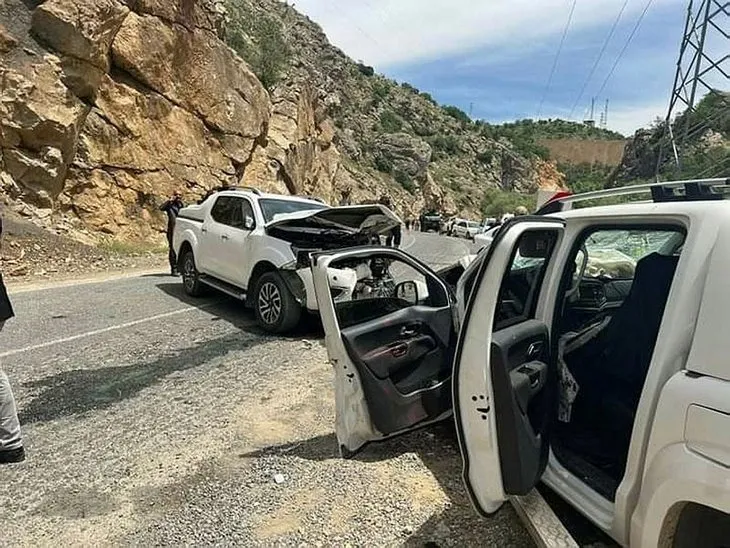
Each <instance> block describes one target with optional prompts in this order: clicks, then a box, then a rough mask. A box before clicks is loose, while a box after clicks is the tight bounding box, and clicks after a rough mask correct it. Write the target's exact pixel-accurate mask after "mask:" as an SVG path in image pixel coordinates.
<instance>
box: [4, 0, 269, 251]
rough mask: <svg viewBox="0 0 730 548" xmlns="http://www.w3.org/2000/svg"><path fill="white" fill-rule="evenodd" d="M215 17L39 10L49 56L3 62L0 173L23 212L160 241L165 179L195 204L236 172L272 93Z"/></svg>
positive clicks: (205, 2)
mask: <svg viewBox="0 0 730 548" xmlns="http://www.w3.org/2000/svg"><path fill="white" fill-rule="evenodd" d="M22 9H29V8H23V7H20V6H19V7H17V8H16V10H22ZM223 14H224V12H223V9H222V2H220V1H217V0H199V1H196V0H181V1H179V2H167V1H165V2H163V1H161V0H135V1H125V2H122V1H121V0H85V1H84V2H79V1H78V0H46V1H45V2H43V3H41V4H40V5H39V6H38V7H37V8H35V9H34V10H33V13H32V18H29V19H30V21H31V27H32V29H31V30H32V33H33V36H35V37H36V38H37V39H38V40H39V41H40V42H41V43H42V44H44V45H45V47H46V48H47V49H48V53H47V54H44V55H43V56H42V57H40V56H35V55H34V56H30V57H27V58H23V59H22V61H18V62H16V63H15V65H14V66H11V65H10V64H9V63H8V64H6V63H5V61H4V59H3V61H2V62H0V78H1V80H0V81H1V82H2V87H0V147H1V150H2V156H1V157H0V173H2V183H3V184H2V187H3V190H5V192H6V193H7V194H8V195H9V197H10V198H11V199H12V200H14V201H15V202H16V205H17V207H18V209H19V210H21V211H23V212H25V213H31V214H33V215H34V216H35V218H36V220H38V221H39V222H40V223H41V224H45V225H48V226H64V227H66V228H67V229H69V230H71V231H77V232H78V233H79V235H83V234H86V235H91V236H93V235H94V234H107V235H109V236H111V237H114V238H119V239H156V238H158V237H159V231H160V229H162V228H163V226H164V223H163V219H162V216H161V214H160V213H159V211H157V206H158V205H159V202H160V201H161V199H162V198H163V197H164V196H166V195H169V193H171V192H172V190H173V189H178V188H179V189H181V190H183V192H184V193H185V194H186V197H187V199H188V200H189V201H191V200H194V199H195V198H196V197H197V196H200V195H202V194H203V193H205V192H206V191H207V190H208V189H210V188H212V187H214V186H218V185H220V184H221V183H223V182H229V183H230V182H233V183H235V182H238V180H239V179H240V177H241V175H242V173H243V171H244V168H245V165H246V164H247V163H249V162H251V161H252V151H253V148H254V144H255V143H256V142H259V141H262V140H265V136H266V133H267V131H268V125H269V118H270V114H271V113H270V111H271V103H270V100H269V96H268V94H267V92H266V90H265V89H264V88H263V86H262V85H261V83H260V82H259V81H258V79H257V78H256V76H255V75H254V74H253V73H252V72H251V70H250V69H249V68H248V66H247V65H246V64H245V63H244V62H243V61H242V60H241V59H240V58H239V57H238V56H236V55H235V54H234V53H233V52H232V50H230V49H229V48H228V47H227V46H226V45H225V44H224V43H223V42H222V41H221V40H220V38H219V35H220V34H222V32H223V22H224V17H223ZM21 15H22V13H21ZM0 34H1V35H2V36H9V34H8V33H7V32H6V31H5V32H3V33H0ZM14 40H15V39H13V40H10V38H7V39H3V40H2V43H3V44H6V45H4V46H3V47H11V45H13V44H16V42H15V41H14Z"/></svg>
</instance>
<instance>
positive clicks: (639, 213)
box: [312, 179, 730, 548]
mask: <svg viewBox="0 0 730 548" xmlns="http://www.w3.org/2000/svg"><path fill="white" fill-rule="evenodd" d="M729 193H730V179H728V180H706V181H689V182H686V181H685V182H681V181H680V182H672V183H662V184H653V185H639V186H635V187H631V188H623V189H614V190H611V191H599V192H594V193H587V194H584V195H576V196H568V197H564V198H561V199H560V201H558V202H556V203H555V204H553V206H554V207H553V208H552V210H554V211H555V213H552V214H549V215H544V216H520V217H517V218H515V219H512V220H510V221H508V222H507V223H506V224H505V225H504V226H503V227H501V229H499V230H498V232H497V233H496V234H495V235H494V238H493V240H492V241H491V243H490V244H489V245H488V246H487V247H486V248H485V249H483V250H482V251H481V252H480V253H479V254H478V255H477V256H476V257H472V258H471V260H467V261H463V264H462V265H461V267H462V268H463V272H461V273H460V274H458V279H457V280H456V291H454V285H453V281H454V280H453V279H452V280H450V281H447V280H446V279H445V278H444V277H445V276H448V273H446V272H441V274H440V275H439V274H437V273H435V272H433V271H432V270H431V269H430V268H428V267H427V266H426V265H425V264H423V263H422V262H421V261H419V260H418V259H416V258H415V257H412V256H410V255H408V254H407V253H405V252H403V251H400V250H395V249H388V250H383V249H377V248H367V249H362V248H360V249H340V250H336V251H323V252H320V253H318V254H316V255H315V257H314V261H313V264H312V271H313V277H314V286H315V290H316V294H317V299H318V300H319V303H320V309H321V317H322V322H323V325H324V329H325V334H326V345H327V351H328V354H329V357H330V360H331V362H332V363H333V364H334V369H335V384H336V387H335V399H336V418H335V430H336V435H337V439H338V442H339V445H340V448H341V452H342V454H343V455H345V456H347V455H350V454H352V453H354V452H357V451H358V450H359V449H360V448H362V446H363V445H364V444H366V443H369V442H376V441H378V440H383V439H386V438H390V437H393V436H397V435H400V434H403V433H405V432H408V431H410V430H412V429H414V428H418V427H421V426H425V425H427V424H430V423H433V422H436V421H440V420H444V419H446V418H449V417H451V416H452V415H453V417H454V419H455V422H456V425H457V433H458V439H459V446H460V449H461V453H462V457H463V462H464V473H463V477H464V481H465V485H466V489H467V492H468V494H469V496H470V498H471V500H472V502H473V503H474V505H475V507H476V509H477V510H478V511H479V512H480V513H482V514H484V515H487V514H491V513H493V512H495V511H496V510H497V509H499V507H500V506H501V505H502V504H503V502H504V501H506V500H511V501H512V502H513V503H514V504H515V505H516V506H517V507H518V508H519V509H520V513H521V515H523V517H525V518H526V519H528V520H530V521H531V525H532V527H531V530H532V531H533V532H534V533H535V534H536V535H538V536H540V535H541V534H545V535H548V534H555V533H556V531H557V532H559V534H564V535H566V540H565V544H560V543H559V545H568V544H567V543H568V541H569V540H568V536H567V532H565V530H564V529H561V527H562V526H561V525H560V523H559V522H556V518H555V516H554V514H552V513H551V512H549V511H546V510H545V509H546V508H547V506H546V505H545V504H544V501H542V499H541V498H540V496H539V494H537V492H536V491H535V490H534V487H535V485H536V484H537V482H539V481H542V482H544V483H545V484H547V485H548V486H549V487H550V488H551V489H552V490H554V491H555V492H556V493H557V494H558V495H559V496H560V497H562V498H563V499H564V500H565V501H567V503H568V504H570V505H572V506H573V507H574V508H575V509H576V510H577V511H579V512H581V513H582V514H583V515H585V516H586V517H587V518H588V520H590V521H591V522H592V523H593V524H594V525H595V526H596V527H598V528H600V529H602V530H603V531H604V532H606V533H607V534H608V535H610V536H611V537H612V538H613V539H614V540H615V541H616V542H617V543H619V544H620V545H623V546H631V547H636V548H654V547H657V546H662V547H663V546H672V547H681V548H684V547H687V546H703V547H704V546H721V545H726V544H727V541H728V539H730V472H728V470H729V469H730V436H729V435H728V433H729V432H730V367H729V366H728V358H727V356H728V355H730V337H728V335H727V333H726V329H725V325H726V324H727V319H728V311H729V310H730V291H728V290H727V272H728V268H730V202H728V201H726V200H721V198H722V197H723V196H724V195H725V194H729ZM626 194H636V195H647V196H649V197H650V198H651V200H650V201H649V203H646V202H641V203H630V204H620V205H613V206H603V207H587V208H584V209H577V210H571V209H570V208H571V205H572V204H573V203H576V202H579V201H587V200H595V199H597V198H610V197H612V196H621V195H626ZM375 258H379V259H381V260H382V261H384V264H387V268H388V272H390V273H391V275H392V276H391V277H392V284H391V286H390V287H391V290H390V291H389V292H387V293H385V294H384V295H383V296H381V297H378V298H372V299H362V300H341V301H335V300H334V299H333V298H332V294H331V290H332V287H331V276H330V272H331V269H335V270H336V271H338V270H339V269H342V268H352V267H353V266H354V265H357V264H363V263H368V262H370V261H372V260H373V259H375ZM451 274H452V275H453V271H452V272H451ZM450 286H451V287H450ZM457 301H461V303H462V304H461V305H460V303H459V302H457ZM452 357H453V359H452ZM536 512H539V513H540V515H539V516H537V515H536ZM543 540H544V539H543ZM553 541H554V539H553ZM561 542H562V541H561Z"/></svg>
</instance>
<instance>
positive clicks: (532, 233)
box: [493, 230, 558, 331]
mask: <svg viewBox="0 0 730 548" xmlns="http://www.w3.org/2000/svg"><path fill="white" fill-rule="evenodd" d="M557 237H558V232H557V231H555V230H529V231H527V232H525V233H524V234H522V236H520V239H519V240H518V242H517V245H516V246H515V250H514V251H513V255H512V260H511V261H510V266H509V268H508V269H507V271H506V272H505V274H504V277H503V278H502V285H501V286H500V289H499V298H498V301H497V309H496V310H495V314H494V324H493V329H494V330H495V331H498V330H500V329H504V328H505V327H509V326H511V325H515V324H517V323H520V322H523V321H526V320H529V319H530V318H532V317H534V314H535V307H536V305H537V300H538V297H539V296H540V288H541V286H542V280H543V277H544V275H545V270H546V269H547V265H548V263H549V261H550V257H551V256H552V253H553V250H554V249H555V242H556V241H557Z"/></svg>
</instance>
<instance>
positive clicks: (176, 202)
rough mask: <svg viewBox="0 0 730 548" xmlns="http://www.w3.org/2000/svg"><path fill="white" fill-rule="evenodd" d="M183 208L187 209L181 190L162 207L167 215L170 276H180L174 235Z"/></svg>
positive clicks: (161, 209)
mask: <svg viewBox="0 0 730 548" xmlns="http://www.w3.org/2000/svg"><path fill="white" fill-rule="evenodd" d="M183 207H185V204H183V201H182V195H181V194H180V191H179V190H176V191H175V193H174V194H173V195H172V196H171V197H170V199H169V200H167V201H166V202H165V203H164V204H162V205H161V206H160V211H164V212H165V213H167V246H168V259H169V260H170V274H171V275H173V276H177V275H178V269H177V256H176V255H175V248H174V247H173V246H172V235H173V233H174V232H175V221H176V220H177V216H178V214H179V213H180V210H181V209H182V208H183Z"/></svg>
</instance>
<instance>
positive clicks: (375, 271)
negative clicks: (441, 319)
mask: <svg viewBox="0 0 730 548" xmlns="http://www.w3.org/2000/svg"><path fill="white" fill-rule="evenodd" d="M328 270H329V272H328V279H329V284H330V294H331V295H332V298H333V300H334V303H335V312H336V314H337V321H338V323H339V326H340V329H344V328H346V327H349V326H352V325H357V324H360V323H364V322H368V321H371V320H374V319H376V318H380V317H383V316H387V315H388V314H392V313H393V312H397V311H399V310H402V309H404V308H409V307H411V306H431V307H435V308H442V307H444V306H448V305H449V297H448V293H447V290H446V289H445V287H444V286H443V284H441V283H439V281H438V280H437V279H436V278H434V277H433V276H432V275H430V274H429V275H425V274H424V273H423V272H421V271H419V270H417V269H415V268H414V267H412V266H411V265H409V264H408V263H405V262H403V261H401V260H399V259H395V258H393V257H392V256H386V255H382V256H379V255H370V256H368V257H367V258H358V259H344V260H341V261H335V262H333V263H331V264H330V267H329V269H328Z"/></svg>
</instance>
